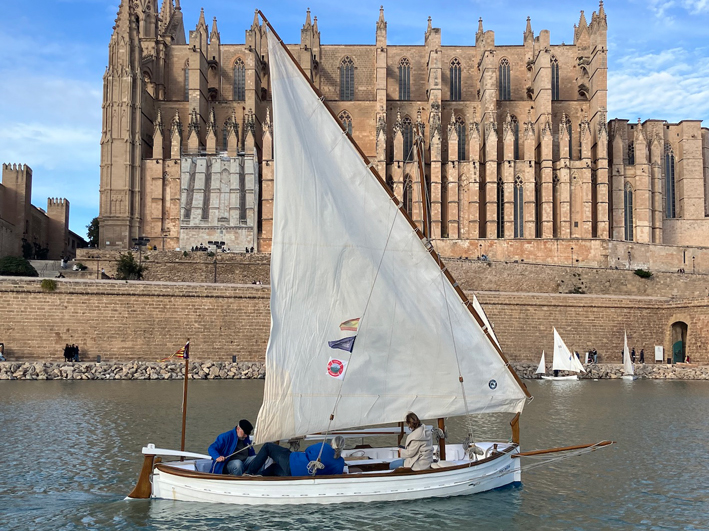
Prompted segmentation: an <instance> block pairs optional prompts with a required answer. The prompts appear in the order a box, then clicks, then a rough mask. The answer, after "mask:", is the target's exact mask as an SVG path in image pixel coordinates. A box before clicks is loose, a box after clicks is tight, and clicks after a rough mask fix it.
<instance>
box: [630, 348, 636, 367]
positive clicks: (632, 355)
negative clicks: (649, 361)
mask: <svg viewBox="0 0 709 531" xmlns="http://www.w3.org/2000/svg"><path fill="white" fill-rule="evenodd" d="M630 361H632V362H633V363H635V347H633V350H631V351H630Z"/></svg>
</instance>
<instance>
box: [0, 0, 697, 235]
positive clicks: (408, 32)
mask: <svg viewBox="0 0 709 531" xmlns="http://www.w3.org/2000/svg"><path fill="white" fill-rule="evenodd" d="M380 3H381V0H358V1H350V2H333V1H332V0H304V1H300V0H296V1H285V0H281V1H278V0H259V1H254V2H245V1H243V0H239V1H237V0H182V11H183V13H184V18H185V27H186V29H187V30H189V29H191V28H194V26H195V24H196V23H197V19H198V17H199V9H200V7H204V8H205V14H206V16H207V21H208V23H209V24H210V25H211V20H212V17H214V16H216V17H217V20H218V24H219V31H220V33H221V39H222V42H224V43H241V42H244V30H245V29H246V28H247V27H249V26H250V25H251V21H252V20H253V13H254V9H255V8H256V7H259V8H260V9H261V10H262V11H263V12H264V14H265V15H266V16H267V17H268V18H269V20H270V21H271V23H272V24H273V25H274V27H275V28H276V30H277V31H278V32H279V33H280V35H281V37H282V38H283V39H284V40H285V41H286V42H298V41H299V39H300V33H299V32H300V28H301V26H302V24H303V22H304V20H305V11H306V8H308V7H310V8H311V10H312V12H313V15H317V17H318V25H319V29H320V34H321V41H322V43H323V44H357V43H362V44H367V43H372V42H374V27H375V22H376V20H377V17H378V15H379V5H380ZM118 4H119V1H118V0H33V1H31V2H9V1H5V2H3V9H2V12H3V16H2V19H1V20H0V49H1V50H2V53H1V54H0V80H1V81H0V161H2V162H15V163H20V162H21V163H25V164H28V165H29V166H31V167H32V169H33V171H34V177H33V182H34V189H33V193H32V202H33V204H35V205H37V206H39V207H41V208H46V200H47V197H66V198H67V199H68V200H69V202H70V204H71V213H70V225H71V229H72V230H73V231H74V232H76V233H78V234H81V235H85V234H86V225H87V224H88V223H89V222H90V221H91V219H92V218H93V217H94V216H97V215H98V197H99V196H98V187H99V138H100V134H101V90H102V76H103V72H104V69H105V67H106V63H107V57H108V41H109V38H110V35H111V27H112V26H113V21H114V19H115V16H116V12H117V9H118ZM384 9H385V16H386V19H387V22H388V39H389V43H390V44H422V43H423V35H424V31H425V29H426V23H427V18H428V16H429V15H430V16H431V17H433V25H434V26H435V27H440V28H442V39H443V44H444V45H452V44H461V45H470V44H473V43H474V41H475V31H476V30H477V21H478V18H479V17H482V18H483V22H484V26H485V29H486V30H487V29H491V30H494V31H495V41H496V42H497V43H498V44H521V43H522V33H523V31H524V28H525V21H526V17H527V16H530V17H531V18H532V28H533V29H534V31H535V34H538V33H539V31H540V30H542V29H548V30H549V31H550V32H551V41H552V43H555V44H558V43H561V42H567V43H570V42H572V41H573V25H574V24H575V23H577V22H578V19H579V12H580V10H582V9H583V10H585V12H586V18H587V20H588V21H589V22H590V20H591V13H593V11H597V10H598V2H597V1H585V0H583V1H568V0H555V1H547V0H536V1H534V2H531V1H525V2H523V1H513V0H497V1H495V2H490V1H488V0H467V1H465V0H455V1H453V0H439V1H438V2H431V1H430V0H426V1H423V0H407V1H405V2H404V1H396V2H388V3H385V5H384ZM605 9H606V14H607V16H608V48H609V65H608V66H609V74H608V107H609V109H608V117H609V118H615V117H617V118H627V119H629V120H637V119H638V118H642V119H643V120H645V119H647V118H655V119H664V120H668V121H671V122H675V121H679V120H682V119H699V120H707V119H708V118H709V39H707V35H708V34H709V30H708V29H707V28H709V0H608V1H607V2H606V4H605ZM704 125H705V126H706V125H709V123H707V122H705V124H704Z"/></svg>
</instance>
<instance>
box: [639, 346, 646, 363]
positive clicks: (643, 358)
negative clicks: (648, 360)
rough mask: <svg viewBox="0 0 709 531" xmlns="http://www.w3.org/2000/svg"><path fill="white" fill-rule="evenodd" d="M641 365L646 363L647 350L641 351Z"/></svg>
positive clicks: (642, 349)
mask: <svg viewBox="0 0 709 531" xmlns="http://www.w3.org/2000/svg"><path fill="white" fill-rule="evenodd" d="M640 363H645V349H644V348H641V349H640Z"/></svg>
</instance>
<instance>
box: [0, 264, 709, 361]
mask: <svg viewBox="0 0 709 531" xmlns="http://www.w3.org/2000/svg"><path fill="white" fill-rule="evenodd" d="M40 282H41V281H40V280H37V279H26V278H11V277H0V298H1V299H2V301H3V304H2V305H0V342H3V343H4V344H5V354H6V356H7V358H8V360H10V361H15V360H22V361H25V360H30V361H32V360H42V361H45V360H46V361H49V360H54V361H58V360H61V359H62V351H63V347H64V345H65V344H66V343H75V344H77V345H79V347H80V349H81V356H82V359H84V360H88V359H95V358H96V356H97V355H100V356H101V357H102V360H104V361H129V360H146V361H155V360H158V359H160V358H164V357H166V356H168V355H170V354H172V353H173V352H175V351H176V350H177V349H178V348H179V347H180V346H182V344H184V342H185V341H186V340H187V338H190V340H191V345H192V357H193V359H195V360H211V361H230V360H231V359H232V356H236V357H237V361H239V362H242V361H263V359H264V353H265V351H266V345H267V342H268V334H269V328H270V316H269V297H270V290H269V289H268V287H267V286H253V285H233V284H217V285H215V284H191V283H157V282H125V281H110V280H104V281H95V280H71V279H60V280H57V289H56V291H53V292H46V291H43V290H42V288H41V285H40ZM478 298H479V299H480V301H481V303H482V304H483V306H484V308H485V310H486V312H487V314H488V317H489V319H490V321H491V323H492V324H493V326H494V329H495V332H496V334H497V335H498V337H499V339H500V342H501V344H502V347H503V351H504V352H505V353H506V354H507V356H508V357H509V358H510V359H511V360H514V361H528V362H537V361H538V360H539V356H540V354H541V351H542V349H544V350H546V352H547V353H548V355H549V356H550V355H551V351H552V328H553V327H556V328H557V330H558V331H559V333H560V334H561V335H562V337H563V338H564V340H565V341H566V343H567V345H568V346H569V348H571V349H572V350H578V351H579V352H585V351H586V350H588V349H590V348H593V347H595V348H596V349H597V350H598V352H599V361H601V362H612V363H615V362H618V361H619V359H620V351H621V349H622V343H623V331H624V330H627V332H628V339H629V343H630V346H631V347H635V349H636V351H637V352H638V353H639V351H640V349H641V348H644V349H645V356H646V361H648V362H651V361H652V360H653V353H654V346H655V345H662V346H664V348H665V353H666V355H669V354H667V353H669V352H670V351H671V341H672V338H671V330H672V324H673V323H675V322H677V321H681V322H684V323H686V324H687V327H688V332H687V354H688V355H689V356H690V357H691V359H692V361H694V362H700V363H707V362H709V356H708V353H709V298H706V297H705V298H698V299H670V298H660V297H630V296H610V295H569V294H543V293H506V292H497V293H496V292H479V293H478Z"/></svg>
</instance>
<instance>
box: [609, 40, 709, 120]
mask: <svg viewBox="0 0 709 531" xmlns="http://www.w3.org/2000/svg"><path fill="white" fill-rule="evenodd" d="M618 64H619V65H621V67H620V68H618V69H617V70H611V72H610V73H609V76H608V107H609V115H610V116H611V117H623V118H630V119H634V118H637V117H642V118H643V119H645V118H655V119H664V120H668V121H670V122H676V121H679V120H684V119H690V120H691V119H696V120H701V119H704V118H705V117H706V116H707V115H709V58H707V57H702V56H701V50H692V51H688V50H685V49H682V48H673V49H670V50H665V51H663V52H660V53H658V54H652V53H650V54H630V55H626V56H623V57H621V58H619V59H618Z"/></svg>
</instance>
